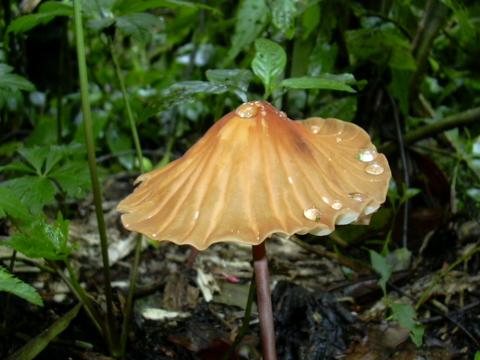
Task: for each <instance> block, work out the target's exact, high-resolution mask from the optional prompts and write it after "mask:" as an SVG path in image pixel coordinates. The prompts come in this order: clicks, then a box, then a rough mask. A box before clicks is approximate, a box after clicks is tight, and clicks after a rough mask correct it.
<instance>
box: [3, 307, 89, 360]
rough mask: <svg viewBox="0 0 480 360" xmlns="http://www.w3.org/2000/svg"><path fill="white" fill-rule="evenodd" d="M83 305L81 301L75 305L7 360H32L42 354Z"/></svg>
mask: <svg viewBox="0 0 480 360" xmlns="http://www.w3.org/2000/svg"><path fill="white" fill-rule="evenodd" d="M81 307H82V305H81V304H80V303H79V304H77V305H75V306H74V307H73V308H72V309H71V310H70V311H68V312H67V313H66V314H65V315H63V316H62V317H61V318H59V319H58V320H56V321H55V322H54V323H53V324H52V325H50V327H49V328H48V329H46V330H44V331H42V332H41V333H40V334H38V335H37V336H35V337H34V338H33V339H31V340H30V341H29V342H28V343H26V344H25V345H24V346H22V347H21V348H20V349H19V350H17V351H15V352H14V353H13V354H12V355H10V356H9V357H8V358H7V360H32V359H34V358H35V357H36V356H37V355H38V354H40V353H41V352H42V351H43V349H45V348H46V347H47V345H48V344H49V343H50V342H51V341H52V340H54V339H55V338H56V337H57V336H58V335H60V334H61V333H62V332H63V331H64V330H65V329H66V328H68V326H69V325H70V323H71V322H72V320H73V319H75V317H76V316H77V314H78V312H79V311H80V308H81Z"/></svg>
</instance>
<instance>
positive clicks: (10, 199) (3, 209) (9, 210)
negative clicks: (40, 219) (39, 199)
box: [0, 187, 31, 221]
mask: <svg viewBox="0 0 480 360" xmlns="http://www.w3.org/2000/svg"><path fill="white" fill-rule="evenodd" d="M7 215H8V216H9V217H11V218H12V219H14V220H16V221H28V220H29V219H30V218H31V215H30V212H29V211H28V208H27V206H26V205H24V204H23V203H22V202H21V201H20V198H19V197H17V196H16V195H15V193H13V192H12V191H10V190H8V189H6V188H4V187H0V219H1V218H4V217H6V216H7Z"/></svg>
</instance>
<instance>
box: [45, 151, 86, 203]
mask: <svg viewBox="0 0 480 360" xmlns="http://www.w3.org/2000/svg"><path fill="white" fill-rule="evenodd" d="M49 177H50V178H52V179H54V180H55V181H56V182H57V183H58V185H60V187H61V188H62V190H63V191H65V192H66V193H67V195H68V196H70V197H73V198H80V197H82V196H84V195H85V194H86V193H87V192H88V191H89V190H90V188H91V182H90V172H89V171H88V164H87V162H86V161H82V160H71V161H68V162H66V163H65V164H63V165H62V166H60V167H57V168H56V169H55V170H53V171H52V172H51V173H50V174H49Z"/></svg>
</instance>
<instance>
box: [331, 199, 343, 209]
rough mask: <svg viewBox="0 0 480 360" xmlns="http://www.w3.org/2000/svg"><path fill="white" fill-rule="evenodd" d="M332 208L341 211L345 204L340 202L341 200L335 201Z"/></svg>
mask: <svg viewBox="0 0 480 360" xmlns="http://www.w3.org/2000/svg"><path fill="white" fill-rule="evenodd" d="M330 206H331V207H332V209H334V210H340V209H341V208H342V207H343V204H342V203H341V202H340V200H333V202H332V204H331V205H330Z"/></svg>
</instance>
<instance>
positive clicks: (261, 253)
mask: <svg viewBox="0 0 480 360" xmlns="http://www.w3.org/2000/svg"><path fill="white" fill-rule="evenodd" d="M252 256H253V268H254V271H255V282H256V285H257V306H258V317H259V319H260V333H261V337H262V349H263V359H264V360H276V359H277V350H276V348H275V330H274V326H273V312H272V298H271V294H270V279H269V274H268V259H267V252H266V250H265V242H262V243H261V244H259V245H254V246H252Z"/></svg>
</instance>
